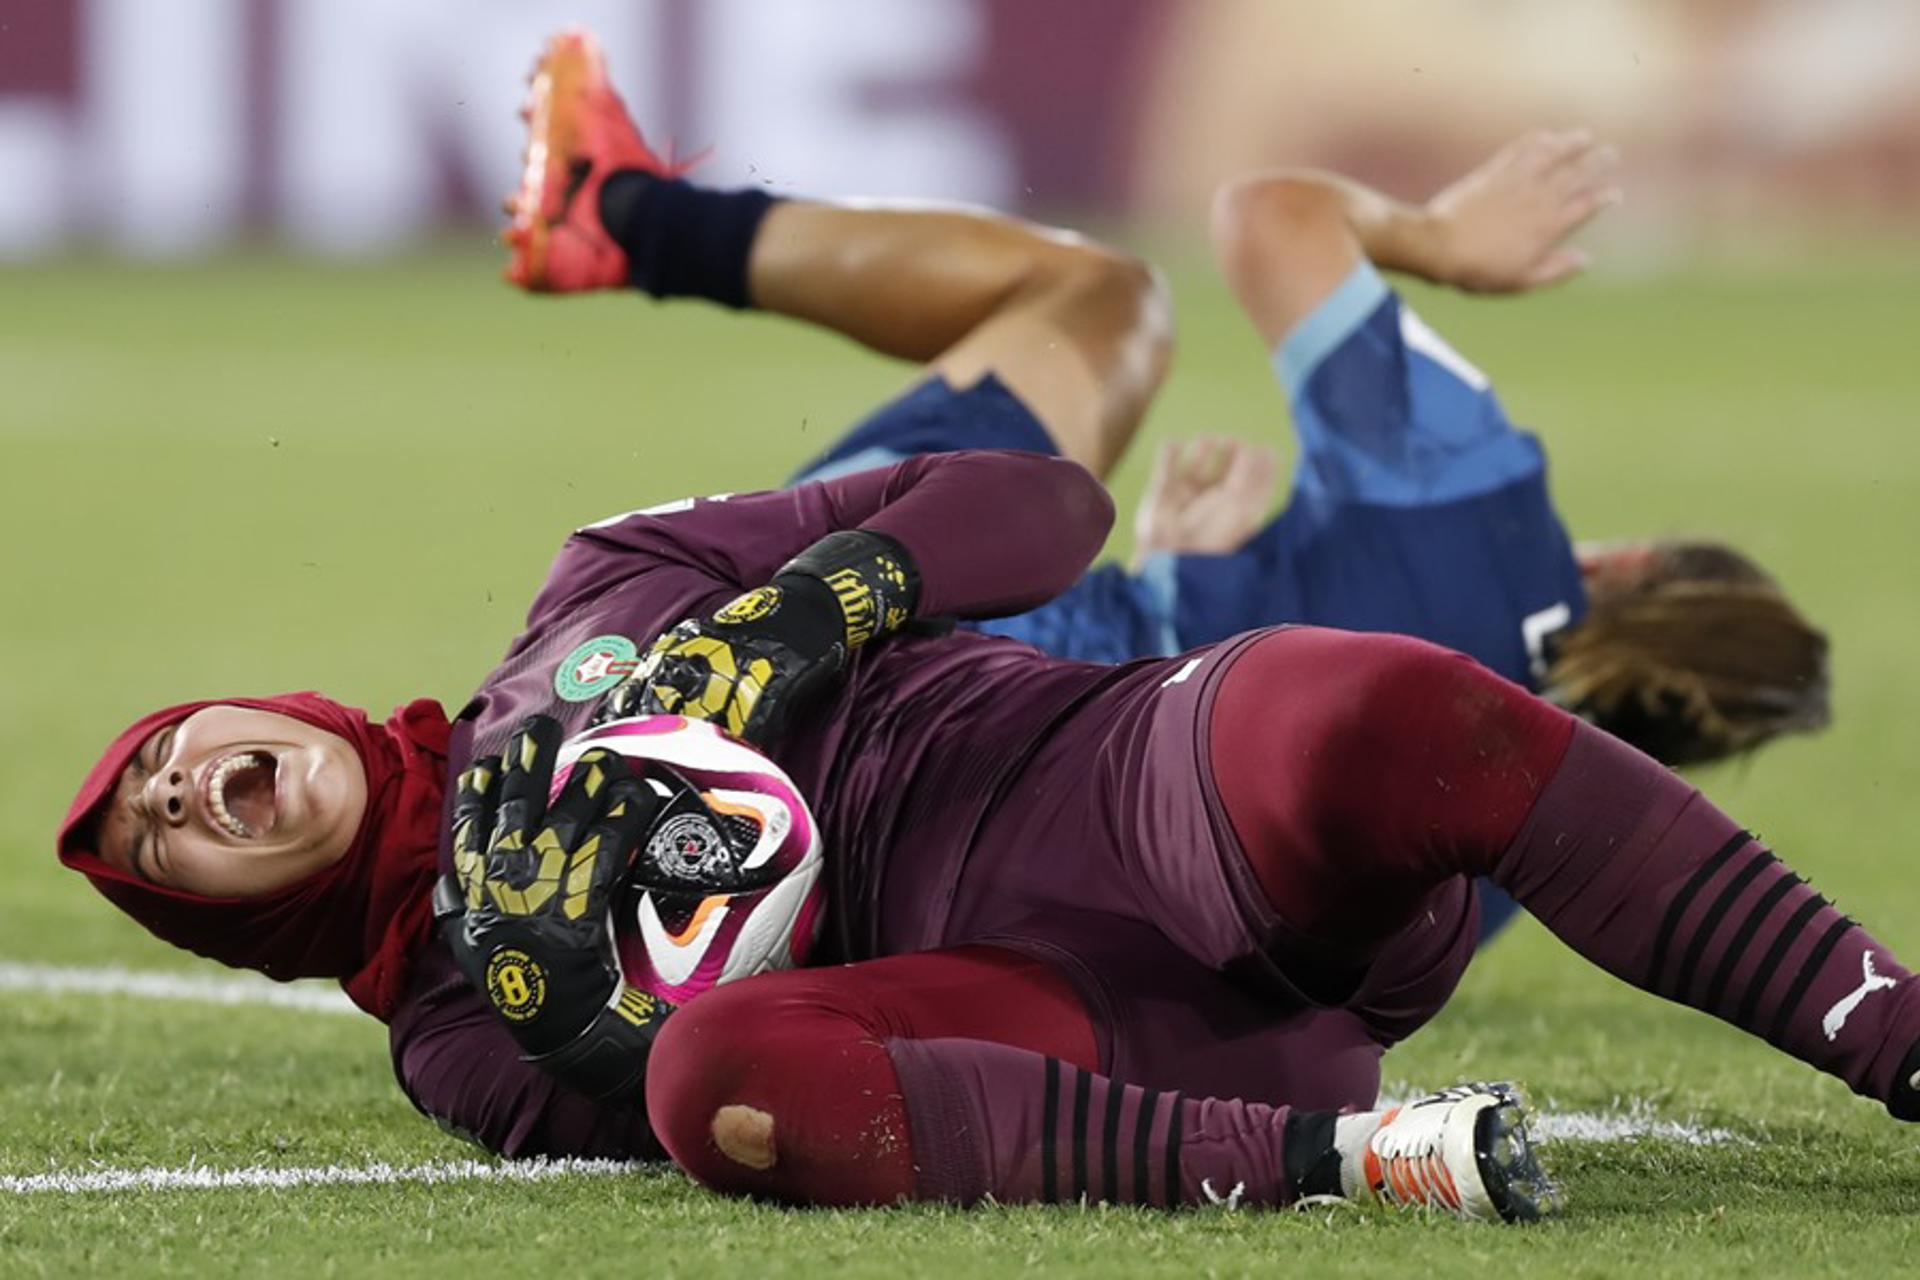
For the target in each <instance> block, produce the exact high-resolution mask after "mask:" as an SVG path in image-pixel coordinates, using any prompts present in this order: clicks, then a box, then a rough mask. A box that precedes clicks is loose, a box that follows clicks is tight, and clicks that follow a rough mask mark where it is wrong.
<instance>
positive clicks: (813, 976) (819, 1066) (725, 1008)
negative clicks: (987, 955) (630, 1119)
mask: <svg viewBox="0 0 1920 1280" xmlns="http://www.w3.org/2000/svg"><path fill="white" fill-rule="evenodd" d="M831 972H832V971H830V970H798V971H792V972H785V973H774V974H763V975H761V976H759V977H755V978H749V979H746V980H743V981H741V982H735V983H729V984H728V985H726V986H723V987H715V988H714V989H713V990H711V991H708V992H705V993H703V994H702V995H701V996H700V997H699V998H698V999H695V1000H693V1001H690V1002H689V1003H688V1004H687V1005H686V1006H685V1007H683V1008H681V1009H679V1010H678V1011H676V1012H675V1013H674V1014H673V1016H672V1017H670V1018H668V1019H667V1021H666V1024H665V1025H664V1026H663V1027H662V1028H661V1031H660V1037H659V1039H658V1040H657V1041H655V1043H654V1047H653V1053H652V1056H651V1057H650V1059H649V1060H648V1064H647V1120H648V1122H649V1123H650V1124H651V1125H652V1127H653V1132H654V1136H655V1137H657V1138H658V1139H659V1140H660V1145H661V1146H663V1147H664V1148H666V1152H667V1154H668V1156H670V1157H671V1158H672V1159H673V1162H674V1163H675V1164H677V1165H679V1166H680V1168H682V1169H683V1170H685V1171H686V1172H687V1173H688V1174H689V1175H691V1176H692V1177H693V1178H695V1179H696V1180H698V1181H700V1182H702V1183H704V1184H705V1185H707V1186H709V1187H712V1188H714V1189H715V1190H718V1191H730V1192H742V1193H753V1194H766V1193H773V1194H799V1190H798V1189H797V1188H796V1185H795V1184H794V1183H793V1179H794V1177H795V1176H797V1173H796V1169H795V1168H792V1167H789V1166H794V1165H795V1163H796V1160H797V1161H798V1163H799V1164H800V1165H806V1166H811V1165H814V1164H817V1163H818V1152H810V1151H809V1140H808V1138H807V1137H806V1133H807V1131H808V1121H809V1118H810V1117H809V1113H816V1112H818V1111H819V1110H820V1109H821V1108H822V1107H827V1106H829V1105H830V1104H832V1103H833V1102H834V1101H835V1100H836V1099H837V1098H838V1093H839V1091H840V1090H841V1089H842V1087H843V1086H844V1085H845V1084H846V1080H847V1078H848V1076H847V1073H848V1071H849V1070H850V1069H851V1067H850V1063H851V1060H852V1059H854V1058H857V1057H858V1056H859V1054H858V1052H857V1049H856V1048H855V1046H856V1045H858V1044H860V1043H862V1042H866V1043H871V1044H873V1045H876V1046H877V1045H878V1044H879V1041H878V1040H877V1039H876V1031H875V1028H876V1026H877V1023H876V1017H877V1015H876V1014H875V1013H874V1012H873V1011H872V1010H871V1009H870V1008H869V1007H868V1006H867V1005H866V1003H865V1002H863V1001H861V1000H859V999H858V998H857V997H855V996H853V995H850V994H849V993H847V992H844V991H839V990H836V988H835V987H834V985H833V984H832V982H831V981H830V979H827V978H825V977H823V975H826V974H829V973H831ZM877 1051H878V1052H879V1053H880V1054H881V1056H882V1057H884V1055H885V1050H884V1049H878V1050H877ZM817 1190H818V1189H817V1188H815V1189H814V1191H817ZM809 1194H811V1192H810V1193H809Z"/></svg>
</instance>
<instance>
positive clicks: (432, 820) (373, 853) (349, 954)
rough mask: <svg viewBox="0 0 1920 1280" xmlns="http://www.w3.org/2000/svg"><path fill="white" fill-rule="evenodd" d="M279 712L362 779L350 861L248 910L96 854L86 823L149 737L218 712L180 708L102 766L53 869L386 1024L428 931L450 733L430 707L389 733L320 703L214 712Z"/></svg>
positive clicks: (408, 714)
mask: <svg viewBox="0 0 1920 1280" xmlns="http://www.w3.org/2000/svg"><path fill="white" fill-rule="evenodd" d="M217 701H218V702H219V703H224V704H226V705H229V706H236V707H248V708H251V709H253V710H256V711H277V712H279V713H280V714H281V715H284V716H292V717H293V718H294V719H296V720H304V721H305V722H306V723H308V724H310V725H314V726H316V727H318V728H321V729H325V730H327V731H328V732H329V733H336V734H338V735H340V736H341V737H342V738H345V739H346V740H347V741H348V742H350V743H352V744H353V748H354V750H355V751H356V752H357V753H358V754H359V756H360V761H361V763H362V764H363V765H365V766H366V770H367V812H366V816H365V817H364V818H363V819H362V820H361V823H360V830H359V831H358V832H357V833H356V834H355V835H354V838H353V843H352V844H351V845H350V846H348V848H347V852H346V856H344V857H342V858H341V859H340V861H338V862H336V863H334V864H333V865H332V866H330V867H326V868H323V869H322V870H320V871H317V872H315V873H314V874H313V875H310V876H308V877H307V878H306V879H304V880H301V881H300V882H298V883H297V884H293V885H290V886H288V887H287V888H285V889H281V890H278V891H277V892H274V893H270V894H267V895H265V896H263V897H258V898H209V897H205V896H203V895H201V894H197V893H186V892H183V891H181V890H178V889H168V888H163V887H162V886H159V885H154V884H148V883H147V882H146V881H144V880H142V879H140V878H139V877H138V876H135V875H133V874H132V873H131V872H127V871H121V870H119V869H117V868H115V867H113V866H111V865H109V864H108V863H107V862H106V861H105V860H104V859H102V858H101V857H100V854H99V851H98V850H96V849H94V848H93V847H92V841H91V840H90V839H89V836H90V833H91V830H92V826H91V824H90V823H89V821H88V819H89V818H90V817H91V816H92V814H93V813H94V811H95V810H96V809H97V808H98V807H99V805H100V803H101V801H103V800H105V799H106V798H107V797H108V796H110V795H111V794H113V789H114V787H115V785H116V784H117V783H118V782H119V779H120V773H121V771H122V770H123V769H125V768H126V766H127V762H128V761H130V760H131V759H133V757H134V754H135V753H136V752H138V751H139V750H140V746H141V744H142V743H144V742H145V741H146V740H147V739H148V737H149V736H151V735H152V734H153V732H154V731H155V730H157V729H160V728H163V727H164V726H166V725H170V724H177V723H179V722H180V721H182V720H184V719H186V718H187V717H188V716H190V715H192V714H193V713H194V712H196V711H198V710H200V708H202V707H207V706H213V705H215V702H213V701H209V702H185V703H181V704H180V705H179V706H177V707H168V708H166V709H165V710H164V711H156V712H154V713H153V714H152V715H149V716H144V717H142V718H141V719H139V720H136V721H135V722H134V723H133V726H132V727H131V728H129V729H128V730H127V731H126V732H125V733H123V734H121V735H120V736H119V737H117V738H115V739H114V740H113V745H111V746H109V747H108V748H107V751H106V754H105V755H103V756H101V757H100V761H99V763H98V764H96V765H94V766H93V770H92V772H90V773H88V774H87V780H86V781H85V782H84V783H82V784H81V787H80V794H79V795H77V796H75V797H74V800H73V804H72V806H71V807H70V808H69V809H68V810H67V817H66V821H65V822H63V823H62V824H61V826H60V846H59V847H60V861H61V862H63V863H65V864H66V865H67V866H69V867H72V868H73V869H74V870H75V871H78V872H81V873H82V874H84V875H85V876H86V877H87V879H89V880H91V881H93V887H94V888H96V889H98V890H99V891H100V892H101V893H103V894H105V895H106V897H107V899H108V900H109V901H111V902H112V903H113V904H114V905H115V906H116V907H119V908H120V909H121V910H122V911H124V912H126V913H127V914H128V915H130V916H132V917H133V918H134V919H135V920H138V921H139V922H140V923H141V924H143V925H145V926H146V927H147V929H148V930H149V931H151V932H152V933H153V934H154V935H155V936H156V937H159V938H161V939H162V940H164V941H166V942H171V943H172V944H173V945H174V946H176V947H184V948H185V949H187V950H188V951H192V952H195V953H197V954H199V955H203V956H206V957H208V958H210V959H213V960H218V961H220V962H221V963H222V964H227V965H232V966H233V967H234V968H236V969H256V970H258V971H259V972H261V973H264V974H266V975H267V976H268V977H269V978H275V979H278V980H279V981H281V982H286V981H289V980H291V979H294V978H337V979H339V981H340V985H341V986H342V987H345V988H346V991H347V995H349V996H350V997H352V999H353V1002H354V1003H355V1004H357V1005H359V1006H360V1007H361V1008H362V1009H365V1010H366V1011H367V1012H368V1013H371V1014H372V1015H373V1016H374V1017H376V1018H378V1019H380V1020H381V1021H382V1022H385V1021H387V1020H388V1019H389V1018H390V1017H391V1016H392V1014H393V1010H394V1007H395V1006H396V1005H397V1004H398V1003H399V1000H400V994H401V992H402V990H403V989H404V988H405V984H406V978H407V971H408V968H409V965H410V964H411V961H412V958H413V955H414V954H415V952H417V951H418V950H419V949H420V947H421V946H423V945H424V944H425V943H426V941H427V938H428V935H429V934H430V932H431V931H432V924H433V910H432V898H433V878H434V872H435V861H436V857H437V853H438V849H439V842H440V812H441V799H442V796H443V795H444V793H445V791H446V778H447V738H448V733H449V726H448V724H447V715H446V712H444V711H442V710H441V709H440V704H439V703H437V702H434V701H432V700H430V699H421V700H420V701H418V702H410V703H408V704H407V705H406V706H404V707H400V708H399V709H397V710H396V711H395V712H394V713H393V717H392V718H391V719H390V720H388V721H387V723H386V724H385V725H375V724H374V723H373V722H372V721H371V720H369V719H367V717H366V714H365V713H364V712H362V711H359V710H357V709H355V708H353V707H346V706H342V705H341V704H339V703H337V702H335V701H333V700H332V699H331V698H324V697H321V696H320V695H319V694H317V693H290V694H286V695H284V696H281V697H278V698H223V699H218V700H217Z"/></svg>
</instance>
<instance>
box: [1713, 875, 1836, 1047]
mask: <svg viewBox="0 0 1920 1280" xmlns="http://www.w3.org/2000/svg"><path fill="white" fill-rule="evenodd" d="M1826 905H1827V900H1826V899H1825V898H1823V897H1821V896H1820V895H1819V894H1817V893H1816V894H1814V895H1813V896H1812V897H1811V898H1808V899H1807V900H1806V901H1805V902H1803V903H1801V904H1800V905H1799V906H1798V907H1796V908H1794V912H1793V914H1792V915H1791V916H1788V917H1787V923H1786V924H1785V925H1784V926H1783V927H1782V928H1781V930H1780V932H1779V933H1778V934H1776V935H1775V936H1774V939H1773V945H1772V946H1770V947H1768V948H1767V954H1766V955H1765V956H1763V957H1761V960H1760V967H1759V968H1758V969H1755V970H1754V971H1753V977H1751V978H1749V979H1747V994H1746V995H1745V996H1743V997H1742V998H1741V1000H1740V1012H1739V1014H1738V1015H1736V1016H1735V1018H1734V1022H1735V1024H1737V1025H1739V1026H1742V1027H1745V1028H1747V1029H1748V1030H1752V1029H1753V1013H1754V1010H1755V1009H1756V1008H1757V1007H1758V1006H1759V1004H1760V997H1761V996H1762V995H1765V994H1766V990H1767V988H1768V987H1769V986H1771V985H1772V983H1773V973H1774V970H1776V969H1778V968H1779V967H1780V962H1781V961H1782V960H1784V959H1786V958H1787V952H1788V951H1789V950H1790V949H1791V948H1792V947H1793V944H1794V941H1795V939H1797V938H1799V936H1800V933H1801V931H1802V930H1803V929H1805V928H1806V927H1807V921H1809V920H1811V919H1813V918H1814V916H1816V915H1818V914H1819V912H1820V908H1822V907H1824V906H1826Z"/></svg>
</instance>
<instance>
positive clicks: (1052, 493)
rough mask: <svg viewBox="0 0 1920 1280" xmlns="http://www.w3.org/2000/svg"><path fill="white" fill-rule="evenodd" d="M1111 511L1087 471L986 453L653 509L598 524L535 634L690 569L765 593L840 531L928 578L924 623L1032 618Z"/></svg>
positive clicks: (928, 458) (1084, 558)
mask: <svg viewBox="0 0 1920 1280" xmlns="http://www.w3.org/2000/svg"><path fill="white" fill-rule="evenodd" d="M1112 525H1113V501H1112V499H1110V498H1109V497H1108V496H1107V493H1106V490H1105V489H1103V488H1101V486H1100V482H1099V481H1097V480H1095V479H1094V478H1093V477H1092V476H1091V475H1089V474H1088V473H1087V472H1086V470H1084V469H1083V468H1082V467H1080V466H1079V465H1078V464H1076V463H1072V462H1067V461H1065V460H1063V459H1059V458H1049V457H1044V456H1042V455H1039V454H1031V453H1014V452H1001V451H989V450H978V451H973V452H966V453H942V454H922V455H919V456H917V457H912V458H908V459H907V460H905V461H904V462H901V463H898V464H897V465H895V466H891V467H883V468H878V469H876V470H872V471H863V472H860V473H858V474H855V475H850V476H842V477H839V478H837V479H832V480H824V481H819V482H816V483H813V484H804V485H800V486H798V487H796V488H793V489H784V490H779V491H776V492H769V493H752V494H740V495H722V496H719V497H714V498H699V499H691V500H688V501H684V502H676V503H668V504H666V505H665V506H661V507H652V508H648V509H647V510H645V511H638V512H634V513H632V514H630V515H626V516H618V517H615V518H614V519H612V520H606V521H602V522H601V523H599V524H597V525H589V526H587V527H586V528H584V529H582V530H580V531H579V532H578V533H576V534H575V535H574V536H573V537H572V538H571V539H570V540H569V541H568V543H567V545H566V547H565V548H563V549H562V551H561V553H560V557H559V559H558V560H556V561H555V562H554V567H553V570H552V572H551V573H550V574H549V575H548V578H547V584H546V586H545V587H544V588H543V589H542V590H541V593H540V595H539V597H538V598H537V599H536V600H535V601H534V604H533V608H532V611H531V613H530V614H529V619H528V621H529V625H530V626H537V625H539V623H540V622H541V620H542V619H543V618H546V617H549V616H552V615H553V614H554V613H556V612H557V611H559V610H562V609H565V608H569V607H572V606H574V605H576V604H578V603H580V602H581V601H582V600H584V599H585V598H587V597H589V596H591V595H594V594H598V593H599V592H600V591H603V590H605V589H606V588H607V587H608V586H611V585H613V584H614V583H616V582H622V581H626V580H628V579H630V578H632V577H635V576H637V575H639V574H642V573H650V572H657V571H670V570H673V569H679V570H681V571H682V572H684V571H687V570H692V571H694V572H696V573H699V574H702V575H704V576H705V577H707V578H709V579H716V580H718V582H719V583H720V584H721V585H722V586H726V587H739V588H741V589H745V588H747V587H754V586H759V585H760V584H762V583H764V582H766V581H767V580H768V579H769V578H771V577H772V576H773V575H774V573H775V572H776V571H777V570H778V569H779V568H780V566H781V565H783V564H785V563H786V562H787V561H788V560H790V559H792V558H793V557H794V556H795V555H797V554H798V553H799V552H801V551H803V550H805V549H806V548H807V547H808V546H811V545H812V544H813V543H815V542H817V541H818V540H820V539H821V538H823V537H825V536H826V535H827V534H829V533H834V532H837V531H838V530H841V529H871V530H874V531H876V532H879V533H884V534H887V535H889V536H891V537H893V538H894V539H896V540H897V541H898V542H900V543H901V545H902V546H904V547H905V548H906V549H907V552H908V554H910V555H911V556H912V557H913V559H914V562H915V563H916V564H917V565H918V566H919V568H920V578H921V588H920V613H921V614H922V615H924V616H930V617H933V616H942V615H957V616H959V617H965V618H991V617H998V616H1000V615H1002V614H1008V613H1018V612H1020V611H1022V610H1024V609H1030V608H1032V607H1033V606H1035V605H1037V604H1040V603H1042V602H1044V601H1046V600H1049V599H1051V598H1053V597H1054V596H1055V595H1058V594H1059V593H1060V592H1061V591H1064V590H1065V589H1066V588H1067V587H1068V586H1070V585H1071V584H1072V583H1073V581H1074V580H1075V579H1076V578H1078V577H1079V576H1080V574H1081V573H1082V572H1083V571H1084V570H1085V569H1086V567H1087V565H1088V564H1090V563H1091V562H1092V560H1093V557H1094V556H1095V555H1096V554H1098V553H1099V550H1100V547H1101V545H1102V544H1103V543H1104V542H1105V541H1106V537H1107V531H1108V530H1109V529H1110V528H1111V527H1112Z"/></svg>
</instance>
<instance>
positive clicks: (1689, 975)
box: [1673, 849, 1775, 1000]
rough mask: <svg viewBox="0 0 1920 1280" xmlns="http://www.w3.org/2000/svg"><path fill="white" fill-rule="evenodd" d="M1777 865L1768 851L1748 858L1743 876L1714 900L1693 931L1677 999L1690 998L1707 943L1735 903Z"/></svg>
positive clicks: (1679, 977) (1676, 981) (1677, 981)
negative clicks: (1748, 887)
mask: <svg viewBox="0 0 1920 1280" xmlns="http://www.w3.org/2000/svg"><path fill="white" fill-rule="evenodd" d="M1774 862H1775V858H1774V856H1773V855H1772V854H1771V853H1768V852H1767V851H1766V850H1765V849H1762V850H1760V852H1758V853H1756V854H1754V855H1753V857H1751V858H1749V859H1747V865H1746V866H1744V867H1742V868H1740V874H1739V875H1736V876H1735V877H1734V878H1733V879H1731V880H1729V881H1727V887H1726V888H1724V889H1722V890H1721V891H1720V893H1719V895H1718V896H1717V897H1715V898H1714V900H1713V904H1712V905H1711V906H1709V907H1708V908H1707V914H1706V915H1704V916H1701V917H1700V926H1699V928H1697V929H1695V930H1694V931H1693V940H1692V941H1691V942H1689V943H1687V951H1686V954H1685V955H1683V956H1681V957H1680V972H1679V973H1678V974H1677V975H1675V979H1674V984H1673V994H1674V995H1675V996H1676V997H1678V998H1679V999H1681V1000H1684V999H1686V998H1687V992H1689V991H1691V990H1692V989H1693V975H1694V972H1695V971H1696V970H1697V969H1699V967H1700V957H1702V956H1704V955H1705V954H1706V953H1707V944H1708V943H1709V942H1711V941H1713V935H1714V934H1715V933H1717V932H1719V929H1720V922H1721V921H1722V920H1724V919H1726V916H1727V912H1729V911H1731V910H1733V904H1734V903H1735V902H1736V901H1737V900H1738V899H1739V897H1740V895H1741V894H1742V893H1743V892H1745V890H1746V887H1747V886H1748V885H1750V884H1752V883H1753V882H1754V880H1755V879H1756V878H1757V877H1758V876H1759V875H1760V873H1761V872H1762V871H1765V870H1766V869H1767V868H1768V867H1770V866H1772V865H1773V864H1774Z"/></svg>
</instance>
